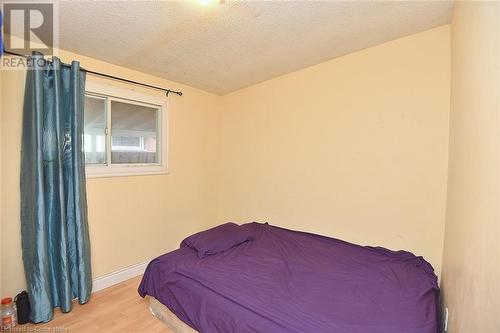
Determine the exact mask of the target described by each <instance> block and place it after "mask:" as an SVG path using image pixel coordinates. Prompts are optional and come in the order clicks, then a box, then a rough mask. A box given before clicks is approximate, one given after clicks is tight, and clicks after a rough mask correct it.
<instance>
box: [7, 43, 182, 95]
mask: <svg viewBox="0 0 500 333" xmlns="http://www.w3.org/2000/svg"><path fill="white" fill-rule="evenodd" d="M3 53H5V54H10V55H13V56H17V57H23V58H26V59H30V58H31V56H27V55H24V54H19V53H15V52H10V51H6V50H4V51H3ZM80 70H81V71H84V72H86V73H88V74H91V75H96V76H101V77H105V78H108V79H112V80H117V81H123V82H127V83H132V84H135V85H138V86H143V87H148V88H151V89H157V90H161V91H164V92H165V94H166V95H167V97H168V94H170V93H172V94H176V95H179V96H182V91H175V90H172V89H168V88H162V87H158V86H153V85H151V84H147V83H142V82H137V81H133V80H129V79H124V78H121V77H118V76H114V75H109V74H104V73H99V72H95V71H91V70H89V69H85V68H80Z"/></svg>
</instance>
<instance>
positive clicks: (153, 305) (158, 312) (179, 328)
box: [149, 297, 198, 333]
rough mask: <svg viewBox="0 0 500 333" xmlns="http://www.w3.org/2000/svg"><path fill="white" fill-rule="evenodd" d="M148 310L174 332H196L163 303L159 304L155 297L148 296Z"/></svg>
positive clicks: (196, 332)
mask: <svg viewBox="0 0 500 333" xmlns="http://www.w3.org/2000/svg"><path fill="white" fill-rule="evenodd" d="M149 310H151V313H152V314H153V316H155V317H156V318H158V319H159V320H160V321H162V322H163V323H164V324H165V325H166V326H167V327H168V328H170V329H171V330H172V331H174V332H175V333H198V331H195V330H194V329H192V328H191V327H189V326H188V325H186V324H184V322H183V321H182V320H180V319H179V318H177V316H176V315H175V314H174V313H173V312H172V311H170V310H169V309H168V308H167V307H166V306H165V305H163V304H161V303H160V302H159V301H158V300H157V299H156V298H154V297H149Z"/></svg>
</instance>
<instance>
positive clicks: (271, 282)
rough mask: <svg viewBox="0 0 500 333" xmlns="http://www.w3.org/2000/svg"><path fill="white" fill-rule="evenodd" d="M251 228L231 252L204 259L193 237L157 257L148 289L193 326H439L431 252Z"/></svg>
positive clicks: (281, 332) (427, 329) (394, 331)
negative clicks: (248, 237) (426, 255)
mask: <svg viewBox="0 0 500 333" xmlns="http://www.w3.org/2000/svg"><path fill="white" fill-rule="evenodd" d="M241 228H243V229H245V230H246V231H247V232H248V233H250V234H251V235H252V238H253V239H252V240H251V241H247V242H243V243H242V244H240V245H238V246H235V247H233V248H231V249H229V250H227V251H225V252H222V253H218V254H214V255H209V256H206V257H204V258H199V256H198V255H197V252H196V251H195V250H194V249H193V248H191V247H189V246H185V245H184V244H183V245H182V246H181V248H179V249H177V250H175V251H173V252H170V253H167V254H165V255H162V256H160V257H158V258H156V259H154V260H152V261H151V262H150V263H149V265H148V267H147V269H146V271H145V273H144V276H143V279H142V281H141V284H140V286H139V290H138V291H139V294H140V295H141V296H142V297H145V296H146V295H149V296H150V297H152V300H153V302H154V301H156V300H157V301H158V302H159V303H161V304H162V305H164V306H165V308H168V312H171V313H172V314H174V315H175V316H171V317H175V318H170V319H171V320H175V319H177V320H180V321H182V322H183V323H184V324H185V327H184V328H183V329H192V331H188V330H186V331H185V332H195V331H198V332H203V333H212V332H266V333H268V332H272V333H293V332H301V333H304V332H311V333H321V332H330V333H331V332H335V333H344V332H345V333H356V332H357V333H436V332H438V326H439V325H438V297H439V288H438V284H437V277H436V275H435V274H434V270H433V268H432V266H431V265H430V264H429V263H428V262H426V261H425V260H424V259H423V258H422V257H417V256H415V255H413V254H411V253H409V252H405V251H397V252H394V251H390V250H387V249H384V248H380V247H368V246H359V245H355V244H351V243H348V242H345V241H342V240H338V239H334V238H329V237H324V236H319V235H315V234H310V233H305V232H298V231H292V230H287V229H283V228H279V227H275V226H271V225H269V224H260V223H248V224H244V225H242V226H241ZM153 312H154V311H153ZM157 317H158V314H157ZM167 317H168V315H167ZM167 319H168V318H167ZM176 332H184V331H183V330H182V329H181V328H179V329H176Z"/></svg>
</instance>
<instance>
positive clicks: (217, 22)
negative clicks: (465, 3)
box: [59, 0, 453, 94]
mask: <svg viewBox="0 0 500 333" xmlns="http://www.w3.org/2000/svg"><path fill="white" fill-rule="evenodd" d="M205 1H209V4H208V5H206V6H203V5H202V1H192V2H191V1H183V2H133V1H126V2H123V1H121V2H115V1H113V2H87V1H61V2H59V4H60V7H59V13H60V22H59V24H60V47H61V48H63V49H67V50H71V51H74V52H77V53H80V54H83V55H87V56H91V57H94V58H98V59H102V60H105V61H108V62H111V63H115V64H118V65H122V66H125V67H129V68H133V69H137V70H140V71H143V72H146V73H150V74H154V75H156V76H160V77H163V78H166V79H169V80H172V81H177V82H180V83H184V84H187V85H190V86H193V87H197V88H200V89H203V90H206V91H210V92H213V93H217V94H225V93H228V92H231V91H234V90H237V89H239V88H243V87H246V86H249V85H251V84H254V83H257V82H261V81H264V80H267V79H270V78H273V77H276V76H279V75H282V74H285V73H288V72H291V71H294V70H297V69H300V68H304V67H307V66H311V65H314V64H317V63H320V62H322V61H325V60H328V59H332V58H335V57H338V56H341V55H344V54H347V53H350V52H353V51H357V50H360V49H363V48H366V47H369V46H372V45H376V44H380V43H383V42H385V41H389V40H392V39H395V38H398V37H402V36H406V35H410V34H413V33H416V32H419V31H423V30H427V29H430V28H433V27H436V26H439V25H443V24H446V23H449V21H450V19H451V11H452V6H453V3H452V2H450V1H429V2H427V1H399V2H395V1H390V2H380V1H374V2H371V1H321V2H320V1H231V0H225V3H224V4H219V3H218V2H217V1H216V0H212V1H213V2H212V3H210V0H205Z"/></svg>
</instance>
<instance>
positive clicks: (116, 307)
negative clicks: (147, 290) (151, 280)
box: [16, 276, 174, 333]
mask: <svg viewBox="0 0 500 333" xmlns="http://www.w3.org/2000/svg"><path fill="white" fill-rule="evenodd" d="M140 281H141V276H139V277H136V278H133V279H130V280H127V281H125V282H122V283H120V284H117V285H115V286H112V287H110V288H107V289H104V290H101V291H98V292H96V293H94V294H92V296H91V298H90V301H89V302H88V303H87V304H84V305H80V304H78V302H76V301H74V302H73V304H74V306H73V310H72V311H71V312H69V313H61V311H60V310H59V309H55V310H54V319H53V320H52V321H50V322H49V323H46V324H37V325H34V324H28V325H20V326H18V327H16V328H17V331H18V332H60V333H62V332H67V333H93V332H106V333H114V332H153V333H154V332H156V333H174V332H173V331H171V330H169V329H168V328H167V327H166V326H165V325H164V324H163V323H162V322H161V321H159V320H158V319H156V318H155V317H153V315H152V314H151V312H150V311H149V306H148V300H147V298H146V299H143V298H141V297H140V296H139V294H138V293H137V287H138V286H139V283H140Z"/></svg>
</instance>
